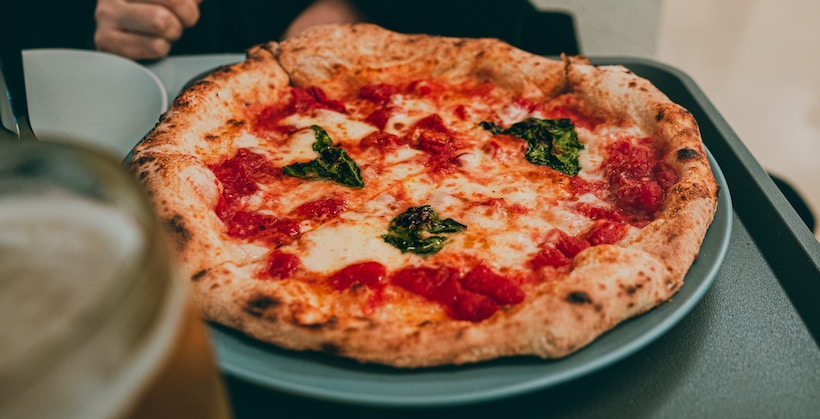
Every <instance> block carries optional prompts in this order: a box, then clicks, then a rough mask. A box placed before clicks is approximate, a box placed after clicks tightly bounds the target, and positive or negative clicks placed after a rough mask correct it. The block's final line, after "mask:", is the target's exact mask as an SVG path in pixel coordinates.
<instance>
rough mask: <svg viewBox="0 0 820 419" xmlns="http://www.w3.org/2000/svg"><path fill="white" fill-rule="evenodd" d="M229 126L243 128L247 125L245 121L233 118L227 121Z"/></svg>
mask: <svg viewBox="0 0 820 419" xmlns="http://www.w3.org/2000/svg"><path fill="white" fill-rule="evenodd" d="M227 124H228V125H230V126H232V127H241V126H243V125H245V120H243V119H234V118H231V119H229V120H228V121H227Z"/></svg>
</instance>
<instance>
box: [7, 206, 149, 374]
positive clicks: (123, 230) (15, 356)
mask: <svg viewBox="0 0 820 419" xmlns="http://www.w3.org/2000/svg"><path fill="white" fill-rule="evenodd" d="M0 232H2V233H1V234H0V313H2V318H3V325H2V327H0V376H3V374H4V373H5V372H6V370H7V368H12V367H13V366H14V365H15V364H16V363H18V362H21V361H22V360H25V359H26V357H31V356H35V355H36V354H37V353H38V352H42V351H43V350H44V348H51V350H52V351H53V350H54V346H55V345H60V344H66V343H67V339H68V337H70V336H72V335H74V336H76V334H77V331H78V330H80V329H82V328H88V327H91V325H93V324H95V323H99V322H100V321H102V320H103V319H100V318H99V317H100V314H99V313H98V311H99V307H100V306H101V303H104V301H105V299H106V298H107V297H110V295H111V293H112V292H113V291H112V290H114V289H116V287H117V286H118V279H120V278H121V277H122V275H124V274H125V272H126V271H127V270H129V269H132V266H129V264H130V263H133V262H134V261H139V260H140V257H139V255H140V254H141V252H143V251H144V249H145V246H146V244H147V243H146V238H145V236H144V233H143V232H142V230H141V228H140V226H139V225H138V224H137V222H136V221H135V220H133V219H132V218H130V217H129V215H128V214H127V213H125V212H124V210H122V209H117V208H116V207H114V206H111V205H107V204H104V203H100V202H95V201H93V200H90V199H87V198H84V197H81V196H79V195H75V194H71V193H68V192H61V191H49V193H47V194H38V195H35V194H29V195H27V194H17V195H15V194H12V195H11V196H0Z"/></svg>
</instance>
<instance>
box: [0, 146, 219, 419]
mask: <svg viewBox="0 0 820 419" xmlns="http://www.w3.org/2000/svg"><path fill="white" fill-rule="evenodd" d="M0 313H1V314H0V316H2V317H0V318H2V320H1V321H2V323H0V417H3V418H51V417H60V418H75V417H76V418H131V417H141V418H142V417H144V418H163V417H191V418H225V417H229V416H230V412H229V406H228V402H227V396H226V392H225V389H224V385H223V382H222V379H221V376H220V375H219V373H218V371H217V369H216V366H215V363H214V358H213V353H212V350H211V346H210V341H209V340H208V335H207V330H206V328H205V326H204V324H203V322H202V321H201V320H200V319H198V318H197V316H196V314H195V310H194V309H193V307H191V304H190V302H189V301H188V292H187V284H186V283H185V282H184V281H182V280H180V278H178V277H176V276H175V270H174V265H173V259H172V256H170V252H169V249H168V245H167V243H166V242H165V239H164V232H163V231H162V228H160V226H159V222H158V220H157V218H156V217H155V215H154V212H153V211H152V209H151V207H150V205H149V203H148V200H147V199H146V197H145V195H144V194H143V192H142V190H141V188H140V186H139V185H138V184H137V182H135V181H134V180H133V179H132V178H131V176H130V175H129V174H128V172H127V171H126V170H125V168H124V167H122V166H121V165H120V164H119V163H118V162H117V161H116V160H115V159H113V158H112V157H111V156H108V155H106V154H102V153H100V152H97V151H94V150H91V149H86V148H79V147H78V146H74V145H68V144H65V143H55V142H38V141H34V140H31V141H19V142H0Z"/></svg>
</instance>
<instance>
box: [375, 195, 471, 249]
mask: <svg viewBox="0 0 820 419" xmlns="http://www.w3.org/2000/svg"><path fill="white" fill-rule="evenodd" d="M466 228H467V226H465V225H464V224H461V223H459V222H458V221H455V220H453V219H452V218H447V219H444V220H442V219H440V218H439V216H438V214H436V213H435V211H433V208H432V207H430V206H429V205H424V206H420V207H411V208H408V209H407V210H406V211H404V212H403V213H401V214H399V215H397V216H396V218H394V219H393V220H392V221H391V222H390V227H389V228H388V231H387V234H384V235H382V238H383V239H384V241H385V242H387V243H389V244H391V245H392V246H393V247H396V248H398V249H399V250H401V251H402V253H407V252H410V253H416V254H420V255H431V254H434V253H437V252H438V251H439V250H441V249H442V248H443V247H444V244H445V242H446V241H447V237H445V236H433V235H428V234H441V233H458V232H461V231H464V230H465V229H466Z"/></svg>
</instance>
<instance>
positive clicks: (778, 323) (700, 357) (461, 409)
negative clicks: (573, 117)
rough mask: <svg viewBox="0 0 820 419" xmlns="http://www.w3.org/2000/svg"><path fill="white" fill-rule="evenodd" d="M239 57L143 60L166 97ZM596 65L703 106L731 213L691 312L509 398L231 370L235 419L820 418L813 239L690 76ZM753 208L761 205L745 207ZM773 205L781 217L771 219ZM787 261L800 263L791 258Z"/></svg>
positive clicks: (656, 68)
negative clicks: (409, 394)
mask: <svg viewBox="0 0 820 419" xmlns="http://www.w3.org/2000/svg"><path fill="white" fill-rule="evenodd" d="M241 59H242V55H239V54H228V55H207V56H183V57H172V58H168V59H165V60H162V61H159V62H155V63H152V64H150V65H148V66H147V67H148V68H149V69H150V70H151V71H153V72H154V73H155V74H156V75H157V76H158V77H159V78H160V80H161V81H162V83H163V84H164V85H165V88H166V89H167V91H168V94H169V96H170V98H173V97H174V96H175V95H176V94H177V92H179V90H180V89H181V88H183V87H184V86H185V84H186V83H188V81H189V80H190V79H191V78H192V77H194V76H196V75H199V74H201V73H203V72H205V71H208V70H211V69H213V68H214V67H216V66H218V65H222V64H227V63H232V62H236V61H239V60H241ZM600 62H601V63H621V62H623V63H624V65H626V66H627V67H630V65H632V66H634V67H636V68H638V70H645V71H647V74H648V76H662V77H665V78H668V79H664V80H661V83H662V84H664V83H670V85H672V86H673V88H674V90H675V92H672V93H674V94H677V95H686V96H685V97H684V96H681V98H682V101H684V102H686V101H687V100H688V101H695V102H692V103H691V104H690V106H694V107H700V108H701V109H700V110H702V111H703V112H705V114H703V115H698V114H697V113H696V117H700V118H702V119H700V118H699V123H700V124H701V129H702V131H704V141H707V139H708V140H709V141H707V146H708V147H709V148H710V150H711V151H712V153H713V154H714V155H715V157H716V159H717V161H718V163H719V165H720V166H721V168H722V169H723V171H724V174H725V175H726V177H727V181H728V183H729V185H730V186H729V189H730V191H731V192H732V196H733V201H734V204H735V210H734V213H733V230H732V237H731V241H730V244H729V249H728V253H727V256H726V259H725V262H724V264H723V266H722V268H721V269H720V272H719V274H718V276H717V278H716V279H715V281H714V283H713V285H712V287H711V289H710V290H709V291H708V292H707V294H706V295H705V296H704V298H703V299H702V301H701V302H700V303H699V304H698V305H697V306H696V307H695V308H694V309H693V310H692V312H691V313H690V314H689V315H687V316H686V317H685V318H684V319H683V320H682V321H681V322H680V323H678V324H677V325H676V326H675V327H673V328H672V329H671V330H670V331H668V332H667V333H666V334H664V335H663V336H661V337H660V338H659V339H657V340H656V341H655V342H653V343H651V344H650V345H648V346H647V347H645V348H643V349H642V350H639V351H638V352H636V353H634V354H632V355H630V356H629V357H627V358H626V359H624V360H622V361H620V362H617V363H615V364H614V365H611V366H609V367H606V368H604V369H601V370H598V371H596V372H594V373H591V374H589V375H586V376H583V377H581V378H578V379H576V380H573V381H571V382H568V383H566V384H562V385H559V386H556V387H551V388H547V389H543V390H540V391H536V392H532V393H528V394H523V395H519V396H514V397H510V398H506V399H501V400H495V401H491V402H485V403H476V404H469V405H459V406H453V407H445V408H437V409H429V410H428V409H424V410H421V409H389V411H388V409H386V408H376V407H368V406H357V405H346V404H339V403H333V402H327V401H320V400H313V399H307V398H302V397H297V396H292V395H288V394H283V393H278V392H274V391H271V390H269V389H266V388H262V387H258V386H256V385H254V384H251V383H247V382H245V381H243V380H241V379H239V378H235V377H226V380H227V383H228V388H229V392H230V395H231V399H232V404H233V406H234V410H235V412H236V416H237V417H238V418H252V417H267V416H270V415H272V414H276V413H277V412H282V411H294V412H296V411H298V412H301V414H302V415H305V416H312V415H316V416H318V415H324V416H326V415H327V414H328V413H333V414H334V415H337V416H338V415H345V414H348V413H349V414H355V415H357V416H364V417H367V416H384V415H385V414H387V413H389V414H390V416H391V417H405V416H406V417H410V416H412V417H417V416H418V415H419V414H420V413H423V414H424V415H427V416H430V417H437V416H444V415H448V416H449V415H452V414H453V413H461V414H469V415H471V416H477V417H498V416H501V415H510V414H512V415H516V413H517V412H526V414H527V416H535V417H540V416H545V417H546V416H549V417H579V416H580V417H612V416H616V417H647V416H651V417H718V416H725V417H817V415H818V412H820V348H819V347H818V344H817V341H816V340H815V336H818V335H817V333H818V330H817V329H816V327H815V326H816V325H817V322H818V320H819V319H818V309H817V308H815V306H816V305H817V304H816V303H815V302H816V301H818V299H820V294H818V293H817V291H818V282H820V274H818V270H817V267H818V262H817V261H818V260H820V246H819V245H818V243H817V242H816V240H815V239H814V236H813V235H811V232H809V231H808V229H807V228H805V226H804V225H802V224H801V223H800V221H799V218H798V217H797V216H796V214H794V213H793V210H791V208H790V207H788V204H787V203H786V201H785V198H783V197H782V195H779V192H778V191H777V189H776V188H774V187H773V186H772V185H770V184H769V183H768V182H767V181H766V180H765V179H763V177H764V176H765V173H764V172H763V171H762V169H761V168H760V167H759V166H758V165H757V164H756V162H755V161H754V160H753V159H751V157H750V154H748V151H747V150H746V149H745V147H744V146H743V145H742V142H741V141H740V140H739V139H737V138H736V137H735V136H734V133H733V132H731V130H730V129H729V128H728V127H727V126H726V125H725V122H724V121H723V120H722V118H720V116H719V115H717V112H716V111H715V110H714V108H713V107H711V104H710V103H708V101H707V100H706V99H705V98H704V97H702V95H701V93H700V92H699V91H698V90H697V87H696V86H693V84H692V83H691V80H689V79H687V78H686V77H685V75H683V74H680V73H676V72H674V69H669V68H665V67H663V66H661V65H659V64H658V65H656V63H653V62H647V61H645V60H644V61H634V60H630V59H624V60H619V59H618V58H609V59H601V60H600ZM630 68H632V67H630ZM636 72H638V73H639V74H641V72H640V71H636ZM648 76H646V77H648ZM648 78H650V80H652V78H651V77H648ZM681 80H682V83H681ZM653 82H655V80H653ZM675 83H677V84H675ZM656 84H657V83H656ZM678 84H681V85H682V86H678ZM659 87H661V89H662V90H663V87H662V86H659ZM667 94H670V93H669V92H667ZM671 96H673V95H672V94H670V97H671ZM673 100H676V98H674V97H673ZM684 106H687V105H684ZM690 110H692V109H691V108H690ZM707 131H708V133H709V134H710V135H709V136H708V138H707V135H706V134H707ZM727 165H731V167H728V168H727ZM755 194H758V195H759V196H756V195H755ZM761 199H762V200H763V201H765V202H762V201H761ZM750 200H755V201H753V202H749V201H750ZM764 204H768V205H764ZM753 206H754V207H755V209H754V211H760V212H759V213H756V212H754V211H753V210H751V209H749V208H751V207H753ZM766 211H769V212H766ZM769 213H771V214H772V215H771V217H772V218H774V219H776V220H777V222H770V220H767V219H766V218H767V217H769V216H770V215H769ZM761 214H762V215H761ZM760 217H764V219H761V218H760ZM767 228H772V229H775V230H774V231H769V230H767ZM789 249H793V250H789ZM778 252H780V253H778ZM783 252H785V254H781V253H783ZM795 255H796V256H795ZM790 257H794V258H796V261H797V262H796V263H794V262H792V261H790V260H787V259H789V258H790ZM285 409H287V410H285Z"/></svg>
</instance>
